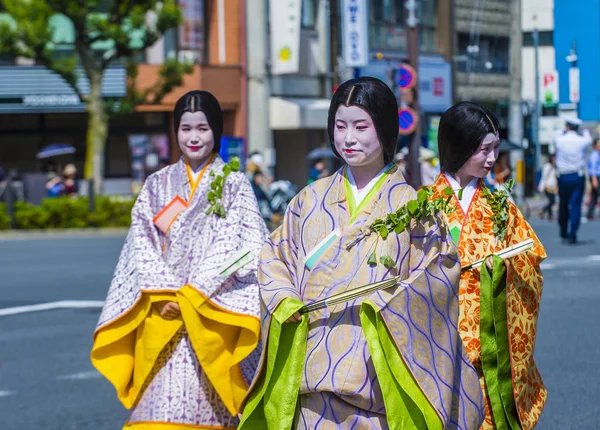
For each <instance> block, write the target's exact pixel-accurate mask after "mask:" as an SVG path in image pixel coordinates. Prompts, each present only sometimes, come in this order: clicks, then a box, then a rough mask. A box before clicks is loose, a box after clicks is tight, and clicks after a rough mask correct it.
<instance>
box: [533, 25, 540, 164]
mask: <svg viewBox="0 0 600 430" xmlns="http://www.w3.org/2000/svg"><path fill="white" fill-rule="evenodd" d="M533 49H534V53H535V55H534V58H535V60H534V61H535V72H534V73H535V101H534V112H535V117H534V121H533V140H534V144H535V159H534V165H533V171H534V172H535V173H536V174H537V171H538V168H539V167H540V158H541V155H540V154H541V148H540V117H541V116H542V115H541V106H540V70H539V34H538V29H537V27H536V28H534V29H533Z"/></svg>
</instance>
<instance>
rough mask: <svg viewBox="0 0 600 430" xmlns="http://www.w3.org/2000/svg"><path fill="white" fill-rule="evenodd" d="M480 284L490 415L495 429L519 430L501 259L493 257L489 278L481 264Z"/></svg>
mask: <svg viewBox="0 0 600 430" xmlns="http://www.w3.org/2000/svg"><path fill="white" fill-rule="evenodd" d="M480 282H481V284H480V285H481V293H480V317H479V318H480V323H479V324H480V333H481V334H480V337H481V367H482V370H483V376H484V378H485V382H486V385H487V391H488V395H489V398H490V405H491V408H492V415H493V417H494V421H495V423H496V426H497V427H498V428H499V429H510V430H520V429H521V425H520V422H519V418H518V414H517V407H516V405H515V398H514V395H513V386H512V376H511V368H510V353H509V344H508V323H507V319H506V266H505V265H504V260H503V259H502V258H500V257H498V256H493V271H492V274H491V275H490V273H489V272H488V269H487V266H486V265H485V264H483V265H482V266H481V276H480Z"/></svg>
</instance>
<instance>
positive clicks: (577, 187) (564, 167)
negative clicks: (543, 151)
mask: <svg viewBox="0 0 600 430" xmlns="http://www.w3.org/2000/svg"><path fill="white" fill-rule="evenodd" d="M581 124H582V121H581V120H580V119H579V118H569V119H567V121H566V129H565V131H564V132H562V133H560V134H558V135H556V136H555V137H554V147H555V148H556V170H557V172H558V198H559V210H558V223H559V226H560V237H561V238H562V239H563V241H566V242H567V243H569V244H571V245H573V244H576V243H577V230H578V229H579V223H580V219H581V203H582V200H583V193H584V188H585V167H586V154H587V151H588V148H589V147H590V146H591V145H592V137H591V136H590V132H589V131H588V130H587V129H585V130H583V133H582V134H579V133H578V130H579V127H580V126H581Z"/></svg>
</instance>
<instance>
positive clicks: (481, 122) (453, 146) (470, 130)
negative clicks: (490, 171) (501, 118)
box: [438, 102, 499, 174]
mask: <svg viewBox="0 0 600 430" xmlns="http://www.w3.org/2000/svg"><path fill="white" fill-rule="evenodd" d="M498 126H499V122H498V118H496V115H494V114H493V113H492V111H490V110H489V109H488V108H486V107H484V106H481V105H478V104H477V103H473V102H460V103H457V104H455V105H454V106H452V107H451V108H450V109H448V110H447V111H446V112H444V114H443V115H442V117H441V118H440V126H439V129H438V151H439V153H440V169H441V170H442V172H446V173H451V174H453V173H456V172H458V171H459V170H460V168H461V167H462V166H463V165H464V164H465V163H466V162H467V160H468V159H469V158H471V156H472V155H473V154H475V152H477V148H479V145H480V144H481V142H482V141H483V139H484V138H485V136H487V135H488V134H489V133H491V134H495V135H498Z"/></svg>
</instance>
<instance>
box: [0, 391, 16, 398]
mask: <svg viewBox="0 0 600 430" xmlns="http://www.w3.org/2000/svg"><path fill="white" fill-rule="evenodd" d="M13 394H15V392H14V391H3V390H0V397H8V396H12V395H13Z"/></svg>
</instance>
